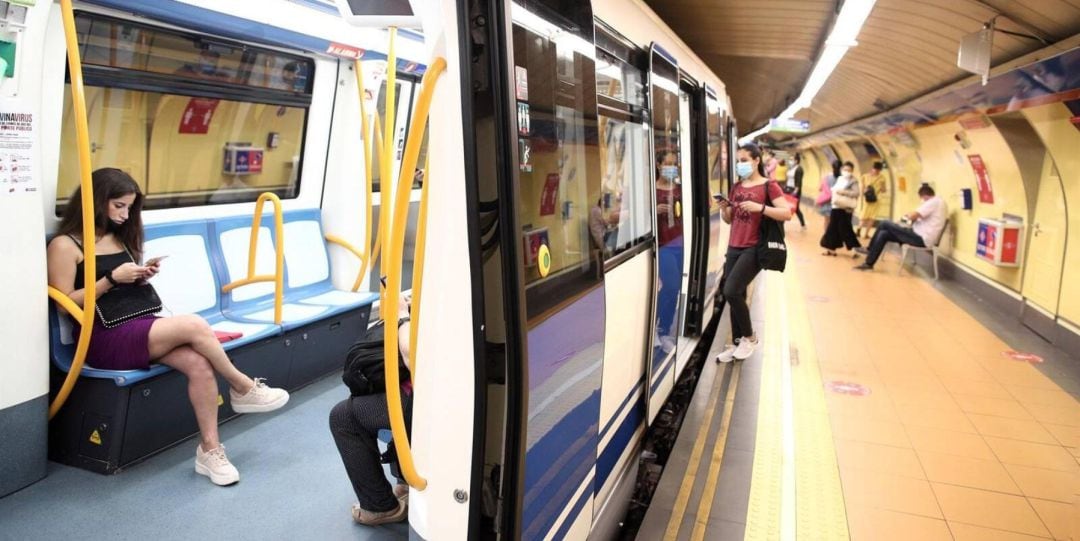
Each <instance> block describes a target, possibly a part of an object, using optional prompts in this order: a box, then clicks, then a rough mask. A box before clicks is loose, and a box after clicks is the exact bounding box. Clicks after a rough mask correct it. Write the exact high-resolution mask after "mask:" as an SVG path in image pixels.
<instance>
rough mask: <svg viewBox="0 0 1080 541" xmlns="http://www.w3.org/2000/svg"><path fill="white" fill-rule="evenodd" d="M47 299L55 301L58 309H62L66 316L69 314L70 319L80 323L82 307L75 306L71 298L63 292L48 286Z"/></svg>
mask: <svg viewBox="0 0 1080 541" xmlns="http://www.w3.org/2000/svg"><path fill="white" fill-rule="evenodd" d="M49 298H50V299H52V300H54V301H56V304H59V305H60V307H61V308H63V309H64V311H66V312H67V313H68V314H71V317H73V318H75V319H76V320H77V321H80V322H81V321H82V318H83V309H82V307H81V306H79V305H78V304H76V303H75V301H74V300H72V299H71V297H68V296H67V295H65V294H64V292H63V291H60V290H59V289H56V288H55V287H53V286H49Z"/></svg>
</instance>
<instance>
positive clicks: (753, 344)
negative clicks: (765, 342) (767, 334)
mask: <svg viewBox="0 0 1080 541" xmlns="http://www.w3.org/2000/svg"><path fill="white" fill-rule="evenodd" d="M757 345H758V341H757V339H756V338H746V337H744V338H743V339H741V340H739V346H738V347H736V348H735V352H734V353H732V354H731V356H732V357H734V358H736V359H738V360H740V361H745V360H746V359H749V358H750V356H751V355H753V354H754V350H755V349H757Z"/></svg>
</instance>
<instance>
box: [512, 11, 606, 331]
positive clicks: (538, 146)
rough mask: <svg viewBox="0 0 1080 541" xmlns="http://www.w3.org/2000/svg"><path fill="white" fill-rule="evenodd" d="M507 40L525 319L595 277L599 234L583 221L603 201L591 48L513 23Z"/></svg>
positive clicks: (600, 244) (600, 253)
mask: <svg viewBox="0 0 1080 541" xmlns="http://www.w3.org/2000/svg"><path fill="white" fill-rule="evenodd" d="M590 29H591V27H590ZM590 34H591V32H590ZM513 40H514V61H515V63H516V65H515V66H514V75H515V77H514V79H515V87H516V88H515V95H516V98H517V113H518V114H517V116H518V122H517V128H518V174H519V203H518V204H519V216H520V219H521V224H522V227H523V229H524V231H523V232H522V236H523V252H524V257H525V265H526V271H525V280H526V307H527V309H526V310H527V314H528V317H529V318H533V317H535V316H538V315H540V314H543V313H544V312H546V311H547V310H548V309H550V308H552V307H554V306H555V305H556V304H558V303H560V302H563V301H565V300H566V299H567V298H570V297H572V296H574V295H576V294H577V293H580V292H582V291H584V290H586V289H587V288H589V287H591V286H593V285H595V284H597V283H598V282H599V280H600V268H601V265H602V261H603V249H604V244H603V237H602V235H599V236H594V235H592V234H591V232H590V227H589V226H590V217H591V216H594V215H595V214H596V213H597V211H598V210H600V208H601V207H602V206H603V204H604V201H603V200H602V198H601V191H600V145H599V134H598V131H597V129H596V126H597V109H596V91H597V89H596V70H595V62H594V60H593V55H594V54H595V53H594V52H593V51H594V49H593V48H592V44H591V35H590V40H589V41H586V40H585V39H583V38H582V37H581V36H578V35H574V34H571V33H567V32H559V33H548V32H542V30H538V31H533V30H532V29H527V28H525V27H523V26H520V25H518V24H515V26H514V29H513ZM601 213H602V210H601Z"/></svg>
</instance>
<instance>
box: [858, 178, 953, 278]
mask: <svg viewBox="0 0 1080 541" xmlns="http://www.w3.org/2000/svg"><path fill="white" fill-rule="evenodd" d="M919 197H921V198H922V200H923V203H922V205H919V208H918V209H917V210H916V211H915V212H912V213H911V214H907V215H905V216H904V218H906V219H907V220H908V221H910V222H911V223H912V224H913V225H912V226H911V228H910V229H909V228H907V227H904V226H902V225H900V224H897V223H895V222H890V221H888V220H885V221H883V222H881V223H880V224H879V225H878V227H877V232H875V233H874V238H873V239H871V240H870V249H869V250H865V251H863V250H860V249H856V251H863V252H864V253H866V262H865V263H863V264H862V265H859V266H857V267H855V270H862V271H868V270H874V264H875V263H877V260H878V258H879V257H881V252H882V251H884V250H885V245H886V244H888V243H890V242H896V243H899V244H910V245H912V246H915V247H916V248H930V247H932V246H934V245H935V244H937V241H938V239H939V238H941V231H942V229H944V228H945V217H946V216H948V210H947V209H946V207H945V202H944V201H942V200H941V198H940V197H937V196H936V195H935V194H934V189H933V188H931V187H930V186H929V185H927V184H923V185H922V186H920V187H919Z"/></svg>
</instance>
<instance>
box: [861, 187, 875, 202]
mask: <svg viewBox="0 0 1080 541" xmlns="http://www.w3.org/2000/svg"><path fill="white" fill-rule="evenodd" d="M863 198H864V199H866V202H867V203H877V191H875V190H874V185H873V184H867V185H866V191H864V192H863Z"/></svg>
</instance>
